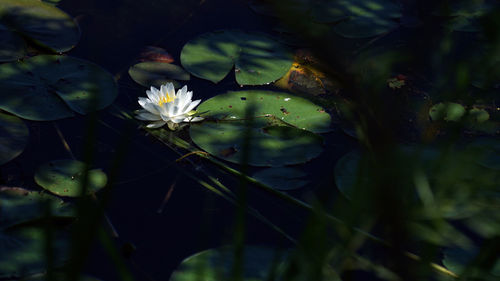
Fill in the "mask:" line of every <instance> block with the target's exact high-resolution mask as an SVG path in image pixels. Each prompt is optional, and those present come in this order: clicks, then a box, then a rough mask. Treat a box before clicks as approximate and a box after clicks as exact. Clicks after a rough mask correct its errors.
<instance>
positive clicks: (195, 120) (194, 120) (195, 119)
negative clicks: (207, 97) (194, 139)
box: [183, 116, 205, 122]
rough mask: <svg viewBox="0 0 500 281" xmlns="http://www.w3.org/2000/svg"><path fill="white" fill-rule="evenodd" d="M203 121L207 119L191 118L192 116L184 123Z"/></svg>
mask: <svg viewBox="0 0 500 281" xmlns="http://www.w3.org/2000/svg"><path fill="white" fill-rule="evenodd" d="M203 119H205V118H203V117H199V116H197V117H191V116H190V117H187V118H185V119H184V120H183V121H184V122H199V121H201V120H203Z"/></svg>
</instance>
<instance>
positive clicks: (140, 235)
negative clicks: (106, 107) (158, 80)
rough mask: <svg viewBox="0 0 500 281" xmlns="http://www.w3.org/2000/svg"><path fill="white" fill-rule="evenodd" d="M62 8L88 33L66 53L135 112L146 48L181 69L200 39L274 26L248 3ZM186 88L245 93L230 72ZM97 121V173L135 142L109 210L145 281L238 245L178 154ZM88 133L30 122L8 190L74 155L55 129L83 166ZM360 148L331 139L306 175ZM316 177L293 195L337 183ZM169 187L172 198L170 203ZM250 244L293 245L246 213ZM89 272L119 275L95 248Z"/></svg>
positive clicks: (227, 212) (83, 121)
mask: <svg viewBox="0 0 500 281" xmlns="http://www.w3.org/2000/svg"><path fill="white" fill-rule="evenodd" d="M58 7H59V8H61V9H62V10H64V11H65V12H67V13H68V14H69V15H71V16H73V17H74V18H75V19H76V21H77V22H78V25H79V26H80V29H81V38H80V40H79V42H78V44H77V45H76V47H75V48H74V49H72V50H71V51H70V52H68V55H71V56H75V57H78V58H83V59H87V60H89V61H92V62H94V63H96V64H98V65H100V66H101V67H103V68H104V69H106V70H108V71H109V72H111V73H112V74H113V76H114V77H115V78H117V79H118V87H119V95H118V98H117V100H116V102H115V103H116V104H118V105H120V106H121V107H123V108H125V109H126V110H129V111H133V110H135V109H138V104H137V97H138V96H145V90H146V88H144V87H142V86H140V85H138V84H137V83H135V82H134V81H133V80H132V79H131V78H130V77H129V75H128V74H127V71H128V68H129V67H130V66H131V65H133V64H134V63H136V62H137V60H138V58H139V55H140V53H141V52H142V51H143V50H144V49H145V48H146V47H147V46H155V47H161V48H164V49H166V50H167V51H168V52H169V53H170V54H171V55H172V56H173V58H174V60H175V62H174V63H176V64H179V55H180V50H181V48H182V47H183V46H184V44H185V43H186V42H187V41H189V40H190V39H192V38H194V37H196V36H198V35H200V34H202V33H205V32H210V31H213V30H218V29H228V28H229V29H242V30H250V31H253V30H255V31H269V29H270V20H269V19H267V18H265V17H262V16H258V15H256V14H255V13H254V12H253V11H252V10H251V9H250V8H249V7H248V5H247V4H246V3H245V1H222V0H220V1H182V2H179V1H168V0H154V1H146V2H141V1H129V0H120V1H119V0H116V1H112V0H106V1H101V0H64V1H62V2H61V3H60V4H59V6H58ZM186 84H187V85H188V88H189V90H192V91H193V92H194V95H195V99H198V98H200V99H203V100H206V99H208V98H210V97H213V96H215V95H216V94H218V93H224V92H226V91H227V90H240V89H241V87H240V86H239V85H237V84H236V83H235V82H234V76H233V75H228V76H227V77H226V78H225V79H224V80H223V81H221V82H220V83H218V84H216V85H215V84H213V83H212V82H210V81H207V80H203V79H198V78H196V77H192V79H191V80H190V81H187V82H186ZM264 88H265V87H264ZM267 88H269V87H267ZM99 117H100V119H101V120H102V123H101V124H99V127H98V135H97V139H96V141H97V143H96V144H95V150H96V152H95V155H94V157H95V163H96V165H95V166H96V167H100V168H103V169H104V170H105V171H107V170H109V169H110V165H111V159H113V158H114V156H115V152H116V149H117V146H119V145H120V143H121V142H123V141H124V140H123V138H128V140H127V141H126V142H129V143H128V149H127V152H126V155H124V160H123V162H122V163H121V165H122V166H121V172H120V176H119V178H118V179H117V182H116V188H115V190H114V192H113V194H112V200H111V202H110V204H109V206H108V208H107V211H106V212H107V215H108V217H109V219H110V221H111V222H112V224H113V226H114V227H115V229H116V231H117V233H118V234H119V239H118V241H119V242H118V243H117V245H118V246H119V247H122V246H123V247H126V245H129V244H133V245H134V247H135V248H136V251H135V252H134V253H133V256H132V258H131V261H132V262H131V264H132V270H133V273H134V275H135V276H136V277H137V279H138V280H147V279H148V278H151V280H166V279H167V278H168V276H169V275H170V274H171V272H172V271H173V270H174V269H175V268H176V267H177V266H178V264H179V263H180V262H181V261H182V260H183V259H184V258H186V257H188V256H190V255H192V254H193V253H196V252H199V251H201V250H204V249H207V248H212V247H218V246H220V245H224V244H227V243H231V242H232V233H233V222H234V217H235V208H234V206H233V205H231V204H229V203H228V202H227V201H225V200H223V199H221V198H220V197H217V196H215V195H214V194H212V193H211V192H208V191H207V190H204V188H202V187H201V186H200V185H199V184H197V183H196V182H195V181H193V180H191V179H189V178H187V177H185V176H182V175H180V174H179V172H178V170H177V169H176V168H174V167H172V166H171V165H170V164H171V163H172V162H173V161H175V159H177V158H179V155H177V154H176V153H174V152H172V151H171V150H170V149H168V148H167V147H166V146H164V145H163V144H161V143H159V142H158V141H157V140H155V139H154V138H152V137H151V136H147V135H146V134H145V132H144V131H142V130H134V131H133V132H132V133H131V134H128V133H126V126H125V125H124V124H123V120H120V119H117V118H115V117H113V116H112V115H111V114H109V112H107V111H103V112H101V113H100V116H99ZM54 124H56V125H54ZM105 125H109V126H110V127H112V128H113V129H114V130H111V129H109V128H108V127H106V126H105ZM87 126H88V118H87V117H75V118H70V119H63V120H59V121H55V122H54V123H52V122H47V123H32V124H30V132H31V135H32V137H31V141H30V143H29V145H28V146H27V148H26V150H25V152H24V153H23V154H22V155H21V156H20V157H19V158H17V159H16V161H15V162H13V163H11V164H10V165H8V166H6V168H5V169H4V173H5V174H13V175H17V176H18V177H15V178H14V179H13V180H12V181H10V183H18V184H19V185H22V186H25V187H29V186H32V187H34V188H36V184H35V183H34V182H33V181H32V179H31V176H30V175H32V174H33V173H34V171H35V170H36V168H37V167H38V166H39V165H41V164H43V163H45V162H47V161H50V160H53V159H62V158H69V157H70V155H69V154H68V152H67V151H66V150H65V149H64V146H63V144H62V142H61V138H60V136H59V135H58V133H57V130H59V132H61V133H62V135H63V136H64V138H65V140H66V142H67V143H68V144H69V146H70V148H71V150H72V152H73V154H74V156H75V157H76V159H83V158H84V157H85V149H84V145H85V140H86V128H87ZM353 146H354V141H353V140H352V139H351V138H350V137H348V136H345V135H341V136H340V137H337V138H336V140H332V139H331V138H330V140H328V141H327V145H326V151H325V153H324V154H323V155H325V156H323V157H321V158H319V159H315V160H314V161H313V163H310V164H308V165H307V167H305V169H306V170H307V171H309V173H311V174H312V175H322V174H325V173H328V172H331V171H330V170H331V167H333V164H334V163H335V160H336V159H337V158H338V157H339V156H340V155H342V154H343V153H344V152H345V151H347V150H348V149H349V148H350V147H353ZM195 162H196V161H195ZM169 165H170V167H168V166H169ZM178 165H179V166H180V169H192V167H191V166H189V165H186V164H182V163H181V164H178ZM314 178H315V177H314V176H312V177H310V178H309V179H310V180H312V182H311V184H310V187H309V188H307V190H306V192H304V191H303V190H302V191H299V192H293V191H292V194H294V195H296V196H299V197H300V196H301V194H303V193H307V192H311V191H313V190H314V188H313V187H314V186H318V185H319V184H324V185H325V186H329V185H331V183H332V182H333V177H332V176H327V177H321V176H320V177H316V179H315V180H314ZM224 180H227V182H224V183H225V184H226V185H227V186H231V185H238V184H239V183H238V181H235V180H234V179H232V180H231V179H230V178H226V179H224ZM172 187H174V189H173V192H172V193H171V197H170V198H169V199H168V201H167V202H164V199H165V197H166V195H167V193H168V192H169V190H170V189H171V188H172ZM250 196H251V198H250V202H251V204H256V205H255V206H256V207H258V209H259V210H261V212H262V213H264V214H266V216H267V217H268V219H269V220H270V221H274V220H279V221H280V223H281V224H282V225H285V226H286V228H288V230H289V231H299V230H300V229H301V228H302V225H303V223H304V220H305V218H304V214H301V213H300V212H297V211H293V210H291V209H290V208H289V206H286V204H278V205H277V204H276V202H273V201H272V200H270V199H269V198H266V197H265V196H264V195H263V194H260V193H258V192H255V191H253V192H251V194H250ZM159 209H161V212H158V210H159ZM246 240H247V243H249V244H261V245H266V244H267V245H275V246H276V245H279V246H282V247H287V246H290V242H289V241H286V240H284V239H283V238H282V237H281V236H280V235H279V234H277V233H276V232H275V231H273V230H272V229H270V228H269V227H268V226H265V225H264V224H263V223H262V222H260V221H258V220H256V219H255V218H254V217H252V216H247V239H246ZM85 272H87V273H90V274H91V275H94V276H96V277H99V278H101V279H103V280H116V279H117V278H118V277H117V273H116V272H115V271H114V270H113V264H112V263H111V262H110V260H109V258H108V257H107V254H106V253H105V252H104V251H103V249H102V248H101V246H99V244H98V243H97V245H96V246H95V247H94V249H93V250H92V253H91V256H90V258H89V261H88V265H87V267H86V270H85Z"/></svg>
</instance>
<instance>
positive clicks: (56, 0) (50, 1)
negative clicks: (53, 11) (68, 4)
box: [41, 0, 62, 5]
mask: <svg viewBox="0 0 500 281" xmlns="http://www.w3.org/2000/svg"><path fill="white" fill-rule="evenodd" d="M41 1H42V2H45V3H48V4H51V5H57V4H59V2H61V1H62V0H41Z"/></svg>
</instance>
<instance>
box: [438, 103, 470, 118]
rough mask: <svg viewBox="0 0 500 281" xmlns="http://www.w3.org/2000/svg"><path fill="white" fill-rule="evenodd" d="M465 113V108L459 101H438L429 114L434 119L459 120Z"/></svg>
mask: <svg viewBox="0 0 500 281" xmlns="http://www.w3.org/2000/svg"><path fill="white" fill-rule="evenodd" d="M464 114H465V108H464V107H463V106H462V105H461V104H458V103H453V102H446V103H438V104H436V105H434V106H432V107H431V109H430V110H429V115H430V116H431V118H432V120H434V121H437V120H446V121H459V120H460V119H461V118H462V117H463V116H464Z"/></svg>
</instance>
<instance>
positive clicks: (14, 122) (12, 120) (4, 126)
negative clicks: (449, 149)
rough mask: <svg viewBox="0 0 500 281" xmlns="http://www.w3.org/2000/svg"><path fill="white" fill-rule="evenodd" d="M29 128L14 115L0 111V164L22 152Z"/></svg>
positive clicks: (26, 141)
mask: <svg viewBox="0 0 500 281" xmlns="http://www.w3.org/2000/svg"><path fill="white" fill-rule="evenodd" d="M28 137H29V130H28V127H26V125H25V124H24V123H23V121H22V120H21V119H19V118H17V117H16V116H12V115H7V114H3V113H0V165H2V164H5V163H7V162H9V161H10V160H12V159H14V158H16V157H17V156H19V154H21V152H23V150H24V147H25V146H26V144H27V143H28Z"/></svg>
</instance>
